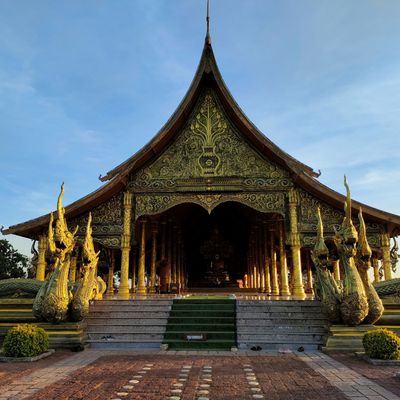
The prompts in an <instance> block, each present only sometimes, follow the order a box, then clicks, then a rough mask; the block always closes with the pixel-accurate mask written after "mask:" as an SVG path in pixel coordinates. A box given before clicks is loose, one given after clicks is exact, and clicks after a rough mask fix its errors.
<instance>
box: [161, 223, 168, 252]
mask: <svg viewBox="0 0 400 400" xmlns="http://www.w3.org/2000/svg"><path fill="white" fill-rule="evenodd" d="M166 239H167V221H162V222H161V260H165V257H166V252H165V247H166V245H167V240H166Z"/></svg>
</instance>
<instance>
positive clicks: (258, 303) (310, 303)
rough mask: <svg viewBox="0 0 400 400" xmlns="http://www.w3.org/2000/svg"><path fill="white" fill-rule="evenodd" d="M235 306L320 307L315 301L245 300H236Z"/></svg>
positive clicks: (319, 303)
mask: <svg viewBox="0 0 400 400" xmlns="http://www.w3.org/2000/svg"><path fill="white" fill-rule="evenodd" d="M236 306H237V307H242V306H252V307H254V306H256V307H264V306H274V307H275V306H276V307H294V306H301V307H321V302H319V301H317V300H245V299H238V300H236Z"/></svg>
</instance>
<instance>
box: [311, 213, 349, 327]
mask: <svg viewBox="0 0 400 400" xmlns="http://www.w3.org/2000/svg"><path fill="white" fill-rule="evenodd" d="M317 218H318V226H317V240H316V243H315V246H314V250H313V251H312V252H311V258H312V260H313V263H314V265H315V281H314V293H315V295H316V296H317V298H318V299H320V300H321V303H322V308H323V311H324V313H325V315H326V316H327V318H328V319H329V321H330V322H333V323H340V321H341V316H340V303H341V300H342V294H341V291H340V289H339V287H338V285H337V283H336V281H335V279H334V278H333V277H332V274H331V273H330V271H329V269H328V264H329V260H328V256H329V250H328V247H327V246H326V244H325V240H324V227H323V223H322V218H321V211H320V209H319V207H318V209H317Z"/></svg>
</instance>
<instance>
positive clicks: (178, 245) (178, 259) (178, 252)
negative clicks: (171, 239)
mask: <svg viewBox="0 0 400 400" xmlns="http://www.w3.org/2000/svg"><path fill="white" fill-rule="evenodd" d="M175 263H176V284H177V286H178V291H179V290H180V288H181V287H182V282H181V279H182V276H181V233H180V231H179V230H178V231H177V232H176V262H175Z"/></svg>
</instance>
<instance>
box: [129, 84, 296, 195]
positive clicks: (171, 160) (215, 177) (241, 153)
mask: <svg viewBox="0 0 400 400" xmlns="http://www.w3.org/2000/svg"><path fill="white" fill-rule="evenodd" d="M291 186H292V182H291V180H290V176H289V172H288V171H286V170H284V169H283V168H282V167H280V166H278V165H276V164H275V163H273V162H271V161H269V160H267V159H266V158H265V157H264V156H262V155H261V154H260V153H259V152H258V151H257V150H255V149H254V148H253V147H252V146H251V145H250V144H249V143H248V142H247V141H246V140H245V138H244V137H243V135H241V134H240V132H239V131H238V130H237V129H236V127H235V126H234V125H233V124H232V123H231V121H230V120H229V119H228V117H227V116H226V114H225V113H224V110H223V108H222V106H221V105H220V103H219V101H218V98H217V96H216V94H215V93H214V92H213V91H212V90H210V89H207V90H204V91H203V93H202V94H201V95H200V96H199V100H198V101H197V104H196V106H195V108H194V110H193V112H192V113H191V115H190V117H189V119H188V122H187V123H186V124H185V126H184V127H183V129H182V130H181V132H180V133H179V134H178V135H177V136H176V137H175V138H174V140H173V141H172V143H171V144H170V145H169V146H168V147H167V148H166V150H165V151H164V152H163V153H162V154H161V155H160V156H159V157H158V158H157V159H156V160H155V161H153V162H152V163H151V164H149V165H147V166H146V167H144V168H143V169H141V170H140V171H139V172H137V173H135V174H134V175H133V176H132V177H131V181H130V184H129V187H130V189H132V190H133V191H137V192H140V191H143V190H145V191H149V190H154V191H165V190H167V191H177V190H178V191H180V190H182V189H186V190H188V189H189V190H190V189H191V190H194V191H197V190H200V191H201V190H235V189H243V188H244V187H247V188H250V187H252V188H257V189H262V190H268V189H269V188H271V189H287V188H289V187H291Z"/></svg>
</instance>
